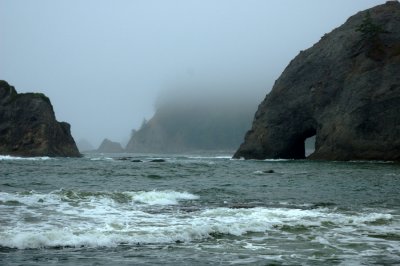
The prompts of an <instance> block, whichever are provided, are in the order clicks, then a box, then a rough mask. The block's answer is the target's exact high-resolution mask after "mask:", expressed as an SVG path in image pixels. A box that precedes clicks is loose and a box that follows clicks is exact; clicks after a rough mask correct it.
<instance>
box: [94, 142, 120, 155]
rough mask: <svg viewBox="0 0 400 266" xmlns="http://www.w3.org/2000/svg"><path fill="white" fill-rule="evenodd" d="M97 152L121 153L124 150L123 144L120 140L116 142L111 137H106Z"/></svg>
mask: <svg viewBox="0 0 400 266" xmlns="http://www.w3.org/2000/svg"><path fill="white" fill-rule="evenodd" d="M97 152H104V153H120V152H124V149H123V148H122V146H121V144H120V143H119V142H114V141H111V140H109V139H104V140H103V142H102V143H101V144H100V146H99V148H98V149H97Z"/></svg>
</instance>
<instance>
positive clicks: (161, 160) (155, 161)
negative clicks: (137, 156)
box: [150, 159, 166, 163]
mask: <svg viewBox="0 0 400 266" xmlns="http://www.w3.org/2000/svg"><path fill="white" fill-rule="evenodd" d="M150 162H151V163H165V162H166V160H164V159H153V160H150Z"/></svg>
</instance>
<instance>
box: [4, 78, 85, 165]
mask: <svg viewBox="0 0 400 266" xmlns="http://www.w3.org/2000/svg"><path fill="white" fill-rule="evenodd" d="M0 154H5V155H14V156H53V157H54V156H63V157H79V156H80V153H79V151H78V149H77V147H76V145H75V141H74V139H73V138H72V136H71V133H70V125H69V124H67V123H65V122H57V121H56V118H55V115H54V111H53V106H52V105H51V103H50V100H49V98H47V97H46V96H45V95H43V94H41V93H23V94H18V93H17V92H16V90H15V89H14V87H12V86H10V85H9V84H8V83H7V82H5V81H0Z"/></svg>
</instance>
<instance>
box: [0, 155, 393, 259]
mask: <svg viewBox="0 0 400 266" xmlns="http://www.w3.org/2000/svg"><path fill="white" fill-rule="evenodd" d="M121 156H127V155H126V154H124V155H122V154H86V155H85V156H84V157H83V158H74V159H73V158H47V157H42V158H17V157H10V156H0V265H78V266H79V265H396V264H397V265H400V165H399V164H396V163H390V162H318V161H308V160H265V161H257V160H249V161H244V160H232V159H230V157H231V155H229V154H228V155H218V156H217V155H204V154H201V155H176V156H173V155H140V154H130V155H128V156H131V157H132V158H128V159H127V160H119V157H121ZM153 159H163V160H165V162H152V160H153ZM132 160H141V161H142V162H132Z"/></svg>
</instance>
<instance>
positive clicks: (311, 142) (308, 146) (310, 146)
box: [304, 135, 315, 157]
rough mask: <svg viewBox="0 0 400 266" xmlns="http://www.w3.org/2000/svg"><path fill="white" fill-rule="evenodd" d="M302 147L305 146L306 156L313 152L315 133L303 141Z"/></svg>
mask: <svg viewBox="0 0 400 266" xmlns="http://www.w3.org/2000/svg"><path fill="white" fill-rule="evenodd" d="M304 147H305V155H306V157H308V156H310V155H311V154H313V153H314V151H315V135H314V136H312V137H309V138H307V139H306V140H305V141H304Z"/></svg>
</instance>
